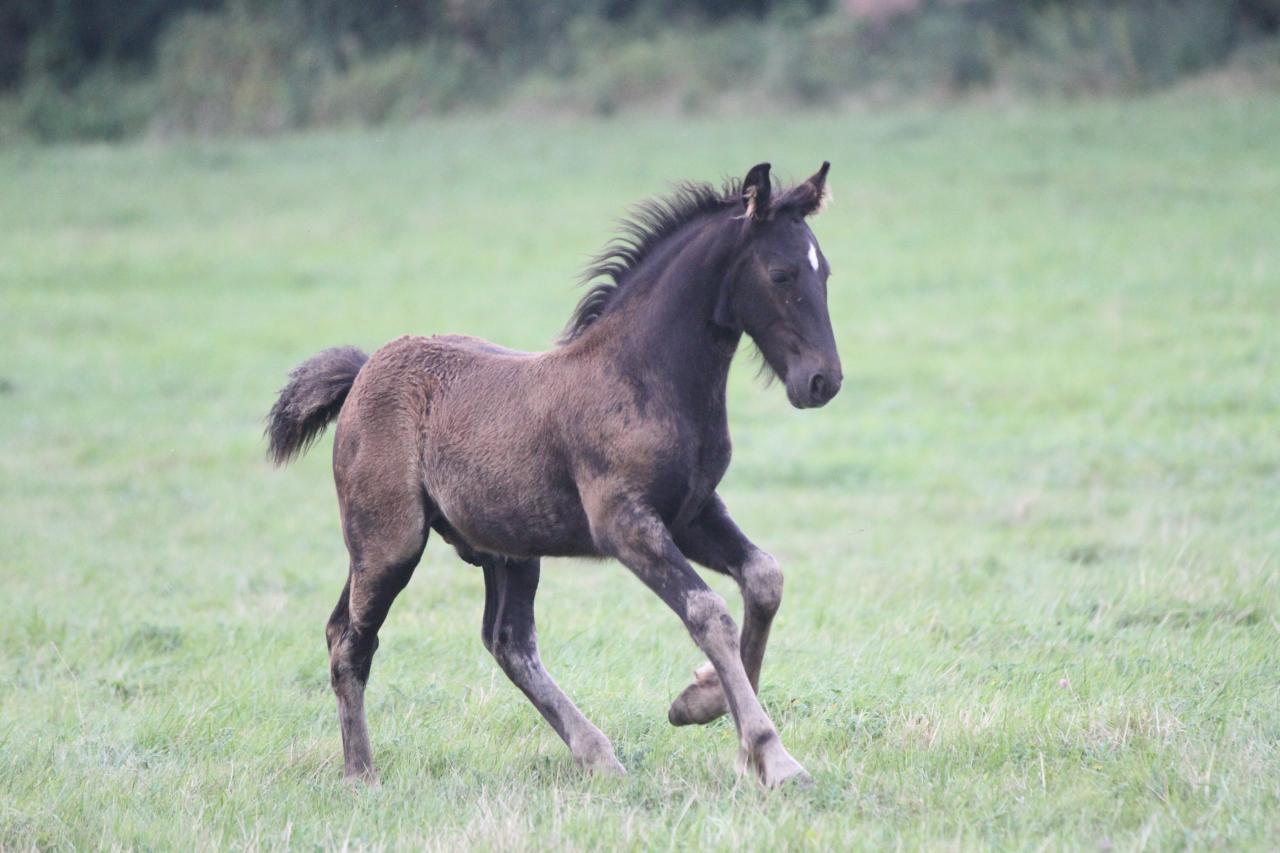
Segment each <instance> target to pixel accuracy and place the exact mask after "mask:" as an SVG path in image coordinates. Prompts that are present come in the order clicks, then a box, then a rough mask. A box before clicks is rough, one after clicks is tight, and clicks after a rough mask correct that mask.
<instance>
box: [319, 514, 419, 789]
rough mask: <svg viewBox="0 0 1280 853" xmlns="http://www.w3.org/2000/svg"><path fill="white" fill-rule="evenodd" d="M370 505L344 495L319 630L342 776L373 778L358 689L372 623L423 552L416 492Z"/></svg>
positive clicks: (374, 629) (373, 637) (373, 635)
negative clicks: (338, 587)
mask: <svg viewBox="0 0 1280 853" xmlns="http://www.w3.org/2000/svg"><path fill="white" fill-rule="evenodd" d="M372 506H373V507H376V508H377V509H376V510H375V511H370V509H371V507H370V506H355V505H353V504H352V503H350V502H346V501H344V505H343V529H344V532H345V533H346V539H347V549H348V551H349V552H350V554H351V566H350V571H349V573H348V576H347V582H346V585H344V586H343V588H342V594H341V596H340V597H339V598H338V604H337V606H336V607H335V608H334V610H333V614H332V615H331V616H330V617H329V622H328V625H327V626H326V628H325V638H326V639H327V641H328V644H329V673H330V680H331V682H332V685H333V692H334V695H335V696H336V697H337V700H338V722H339V725H340V726H341V730H342V752H343V765H344V770H345V776H346V778H347V779H348V780H360V781H365V782H368V783H369V784H373V785H376V784H377V783H378V776H377V773H376V771H375V770H374V766H373V748H372V746H371V745H370V742H369V728H368V724H367V722H366V720H365V712H364V690H365V685H366V684H367V683H368V681H369V670H370V667H371V665H372V663H373V655H374V652H376V651H377V649H378V630H379V629H380V628H381V627H382V623H383V622H384V621H385V620H386V618H387V613H388V611H389V610H390V609H391V604H392V602H393V601H395V598H396V596H397V595H399V594H400V591H401V590H403V589H404V588H405V585H406V584H408V583H409V578H410V577H412V575H413V570H414V568H415V567H416V566H417V565H418V560H419V559H420V558H421V557H422V551H423V548H424V547H425V546H426V542H427V523H426V511H425V507H424V506H423V500H422V499H421V498H420V497H418V496H416V495H411V494H408V493H406V494H404V495H399V496H396V495H383V499H382V500H379V501H376V502H372Z"/></svg>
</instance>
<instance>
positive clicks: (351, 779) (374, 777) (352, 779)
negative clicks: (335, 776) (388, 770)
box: [343, 767, 382, 788]
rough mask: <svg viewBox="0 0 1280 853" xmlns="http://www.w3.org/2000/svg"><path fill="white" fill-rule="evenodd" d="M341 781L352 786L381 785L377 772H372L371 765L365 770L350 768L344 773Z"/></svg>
mask: <svg viewBox="0 0 1280 853" xmlns="http://www.w3.org/2000/svg"><path fill="white" fill-rule="evenodd" d="M343 781H345V782H346V783H347V784H348V785H350V786H351V787H353V788H362V787H363V788H381V787H382V781H381V780H380V779H379V778H378V774H377V773H376V772H374V769H373V768H372V767H370V768H368V769H367V770H352V771H350V772H348V773H347V774H346V776H345V777H344V779H343Z"/></svg>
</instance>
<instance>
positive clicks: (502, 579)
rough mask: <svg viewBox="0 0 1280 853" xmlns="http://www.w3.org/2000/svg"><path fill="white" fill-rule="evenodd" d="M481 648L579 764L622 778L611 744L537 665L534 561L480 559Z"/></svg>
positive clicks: (545, 671)
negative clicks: (482, 586)
mask: <svg viewBox="0 0 1280 853" xmlns="http://www.w3.org/2000/svg"><path fill="white" fill-rule="evenodd" d="M482 568H483V569H484V580H485V599H486V605H485V620H484V627H483V629H482V634H483V637H484V642H485V646H486V647H487V648H488V649H489V651H490V652H491V653H492V654H493V656H494V658H495V659H496V660H497V661H498V665H499V666H501V667H502V670H503V672H505V673H506V674H507V677H508V678H510V679H511V681H512V682H513V683H514V684H515V685H516V687H519V688H520V690H521V691H522V692H523V693H524V695H525V696H527V697H528V698H529V701H530V702H532V703H533V706H534V707H535V708H537V709H538V713H540V714H542V716H543V718H544V719H545V720H546V721H547V722H548V723H550V724H551V727H552V728H553V729H555V730H556V733H557V734H558V735H560V738H561V740H563V741H564V742H565V743H566V744H567V745H568V747H569V751H570V752H572V753H573V757H574V759H575V760H576V761H577V762H578V764H579V765H581V766H582V767H584V768H586V770H588V771H589V772H592V773H601V774H605V775H616V776H621V775H622V774H623V773H625V772H626V771H625V770H623V767H622V765H621V764H620V763H619V762H618V759H617V758H616V757H615V756H614V754H613V744H611V743H610V742H609V738H607V737H605V735H604V733H603V732H601V731H600V730H599V729H598V728H596V727H595V725H593V724H592V722H591V721H590V720H588V719H587V718H586V717H585V716H584V715H583V713H582V712H581V711H579V710H578V707H577V706H576V705H574V704H573V701H572V700H571V699H569V697H568V696H566V695H565V692H564V691H563V690H561V689H560V686H559V685H558V684H556V682H555V680H554V679H553V678H552V677H551V675H550V673H548V672H547V670H546V668H545V667H543V665H542V660H541V658H540V657H539V655H538V636H537V629H536V627H535V624H534V617H533V599H534V596H535V595H536V594H537V591H538V578H539V572H540V567H539V563H538V561H537V560H507V559H503V558H501V557H493V558H488V559H486V560H485V561H484V563H483V566H482Z"/></svg>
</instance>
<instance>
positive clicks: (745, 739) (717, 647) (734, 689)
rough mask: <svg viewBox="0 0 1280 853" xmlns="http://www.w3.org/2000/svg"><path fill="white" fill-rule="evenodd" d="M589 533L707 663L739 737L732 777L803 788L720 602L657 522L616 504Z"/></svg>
mask: <svg viewBox="0 0 1280 853" xmlns="http://www.w3.org/2000/svg"><path fill="white" fill-rule="evenodd" d="M592 530H593V533H595V534H596V537H597V540H598V543H599V544H600V546H601V547H602V549H603V550H604V551H605V552H606V553H610V554H612V555H614V556H616V557H617V558H618V559H619V560H621V561H622V563H623V564H624V565H625V566H626V567H627V568H629V569H630V570H631V571H632V572H633V573H634V574H635V575H636V576H637V577H639V578H640V580H642V581H644V583H645V584H646V585H647V586H648V587H649V588H650V589H651V590H653V591H654V592H655V593H657V595H658V597H660V598H661V599H662V600H663V601H664V602H666V604H667V606H668V607H670V608H671V609H672V610H674V611H675V612H676V614H677V615H678V616H679V617H680V619H681V621H683V622H684V624H685V627H686V628H687V629H688V631H689V634H690V636H691V637H692V638H693V641H694V642H695V643H696V644H697V645H698V647H699V648H700V649H702V651H703V653H704V654H706V656H707V658H708V659H709V660H710V661H711V666H712V667H713V668H714V669H715V673H716V676H717V677H718V679H719V681H720V684H721V685H722V686H723V693H724V697H725V701H726V702H727V704H728V706H729V713H730V714H732V716H733V723H734V726H735V728H736V729H737V732H738V744H739V753H738V755H739V763H738V766H739V770H740V771H741V770H745V769H746V768H748V767H750V768H751V769H753V770H755V772H756V774H757V776H758V777H759V779H760V781H761V782H762V783H763V784H764V785H765V786H766V787H769V788H775V787H777V786H779V785H781V784H783V783H784V782H787V781H789V780H794V781H796V782H800V783H802V784H803V783H807V782H809V781H810V779H809V774H808V773H806V772H805V770H804V768H803V767H801V766H800V763H799V762H797V761H796V760H795V759H794V758H792V757H791V754H790V753H788V752H787V750H786V749H785V748H784V747H783V745H782V740H781V739H780V738H779V737H778V730H777V728H776V727H775V726H774V725H773V721H772V720H770V719H769V715H768V714H766V713H765V710H764V708H763V707H762V706H761V705H760V700H759V699H758V698H756V693H755V689H754V688H753V687H752V685H751V681H750V679H749V678H748V677H747V672H746V669H745V668H744V665H743V658H742V650H741V647H740V645H739V640H738V626H737V625H736V624H734V621H733V617H732V616H730V615H729V608H728V607H727V606H726V605H725V602H724V599H723V598H721V597H720V596H719V595H717V594H716V593H715V592H714V591H712V590H711V589H710V588H709V587H708V586H707V585H706V583H705V582H704V581H703V580H702V578H701V577H699V576H698V573H697V572H696V571H694V568H693V566H691V565H690V564H689V561H688V560H687V559H686V558H685V556H684V554H682V553H681V552H680V549H679V548H677V547H676V544H675V541H674V540H673V539H672V537H671V534H670V532H669V531H668V530H667V528H666V526H665V525H664V524H663V523H662V521H661V520H660V519H659V518H658V517H657V515H656V514H654V513H653V512H652V511H651V510H649V509H647V508H646V507H643V506H641V505H637V504H635V503H633V502H631V501H629V500H627V499H618V500H615V501H613V502H611V504H610V505H608V506H607V507H604V508H601V509H600V510H598V511H597V514H595V515H593V517H592Z"/></svg>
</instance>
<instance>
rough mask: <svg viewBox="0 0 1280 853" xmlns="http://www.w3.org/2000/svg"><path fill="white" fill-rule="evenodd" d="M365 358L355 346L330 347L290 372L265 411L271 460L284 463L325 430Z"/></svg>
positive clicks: (268, 454) (343, 399) (268, 450)
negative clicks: (276, 398)
mask: <svg viewBox="0 0 1280 853" xmlns="http://www.w3.org/2000/svg"><path fill="white" fill-rule="evenodd" d="M368 360H369V356H367V355H365V354H364V353H362V352H361V351H360V350H358V349H356V348H355V347H333V348H332V349H327V350H325V351H324V352H322V353H319V354H318V355H314V356H312V357H311V358H309V359H307V360H306V361H304V362H302V364H299V365H298V366H297V367H295V368H294V369H293V370H292V371H291V372H290V373H289V382H288V384H287V385H285V386H284V388H282V389H280V399H278V400H276V404H275V405H274V406H272V407H271V413H270V414H268V415H267V429H266V435H267V456H268V457H269V458H270V459H271V461H272V462H273V463H275V464H276V465H285V464H287V463H288V462H289V461H290V460H291V459H293V458H294V457H296V456H299V455H301V454H302V453H303V451H305V450H306V449H307V448H308V447H310V446H311V443H312V442H314V441H315V440H316V439H317V438H319V437H320V436H321V435H323V434H324V429H325V427H327V426H328V425H329V422H330V421H332V420H333V419H334V418H336V417H338V412H340V411H342V403H343V401H345V400H346V399H347V392H348V391H350V390H351V386H352V385H353V384H355V381H356V374H357V373H359V372H360V368H361V367H363V366H364V363H365V362H366V361H368Z"/></svg>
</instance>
